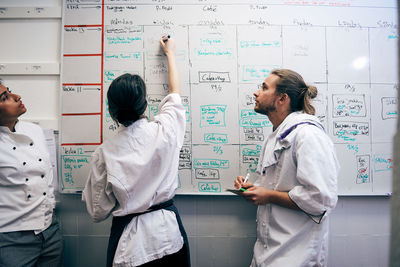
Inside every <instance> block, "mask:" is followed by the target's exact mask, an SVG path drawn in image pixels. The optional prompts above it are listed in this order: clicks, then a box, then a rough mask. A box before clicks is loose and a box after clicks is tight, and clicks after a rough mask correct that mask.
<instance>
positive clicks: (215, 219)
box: [57, 195, 390, 267]
mask: <svg viewBox="0 0 400 267" xmlns="http://www.w3.org/2000/svg"><path fill="white" fill-rule="evenodd" d="M175 205H176V206H177V207H178V209H179V211H180V214H181V217H182V221H183V224H184V226H185V229H186V232H187V233H188V236H189V244H190V251H191V261H192V266H193V267H225V266H229V267H235V266H237V267H242V266H249V264H250V262H251V257H252V248H253V244H254V241H255V237H256V224H255V217H256V207H254V206H253V205H251V204H249V203H248V202H246V201H245V200H243V199H241V198H239V197H236V196H181V195H179V196H176V198H175ZM57 213H58V216H59V217H60V218H61V224H62V229H63V234H64V244H65V248H64V253H65V255H64V258H65V266H66V267H90V266H93V267H101V266H105V259H106V250H107V242H108V234H109V230H110V227H111V219H110V218H108V219H107V220H106V221H104V222H102V223H92V221H91V219H90V218H89V215H88V214H87V213H86V208H85V205H84V203H83V202H81V200H80V195H61V198H60V202H59V203H58V208H57ZM330 223H331V224H330V226H331V238H330V256H329V266H332V267H336V266H338V267H346V266H349V267H350V266H351V267H357V266H371V267H380V266H381V267H386V266H388V256H389V233H390V199H389V198H387V197H342V198H340V199H339V202H338V205H337V208H336V209H335V211H334V213H333V214H332V215H331V220H330Z"/></svg>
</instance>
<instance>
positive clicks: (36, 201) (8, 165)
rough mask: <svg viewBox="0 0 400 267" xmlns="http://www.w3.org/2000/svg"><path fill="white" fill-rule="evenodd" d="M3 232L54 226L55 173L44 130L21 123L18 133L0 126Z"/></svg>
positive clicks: (1, 222) (37, 230) (16, 129)
mask: <svg viewBox="0 0 400 267" xmlns="http://www.w3.org/2000/svg"><path fill="white" fill-rule="evenodd" d="M0 155H1V157H0V214H1V215H0V232H1V233H4V232H15V231H25V230H34V231H35V233H36V234H37V233H40V232H42V231H44V230H46V229H47V227H49V226H50V224H51V220H52V215H53V209H54V207H55V199H54V194H53V191H54V190H53V186H52V181H53V171H52V166H51V162H50V155H49V152H48V150H47V146H46V141H45V137H44V134H43V131H42V129H41V128H40V127H39V126H37V125H35V124H33V123H29V122H23V121H18V122H17V124H16V125H15V132H11V131H10V129H9V128H8V127H6V126H0Z"/></svg>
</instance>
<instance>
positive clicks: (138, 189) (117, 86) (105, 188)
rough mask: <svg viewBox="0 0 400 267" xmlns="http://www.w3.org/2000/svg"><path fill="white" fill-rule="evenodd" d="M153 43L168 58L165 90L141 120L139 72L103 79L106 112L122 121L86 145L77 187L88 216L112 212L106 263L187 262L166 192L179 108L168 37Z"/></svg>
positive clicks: (174, 163)
mask: <svg viewBox="0 0 400 267" xmlns="http://www.w3.org/2000/svg"><path fill="white" fill-rule="evenodd" d="M160 45H161V47H162V49H163V51H164V53H165V55H166V57H167V60H168V82H169V94H168V95H167V96H166V97H165V98H164V99H163V100H162V101H161V103H160V105H159V113H158V114H157V115H156V116H155V117H154V121H149V120H148V119H147V117H146V116H145V115H144V112H145V110H146V107H147V101H146V85H145V83H144V81H143V80H142V78H141V77H140V76H138V75H132V74H124V75H121V76H119V77H118V78H116V79H115V80H114V81H113V82H112V83H111V85H110V87H109V89H108V93H107V100H108V105H109V112H110V115H111V117H112V118H113V120H114V121H116V122H117V123H118V124H121V125H122V126H121V129H120V131H119V132H118V133H117V135H116V136H114V137H112V138H110V139H108V140H106V141H105V142H104V143H103V144H102V145H100V146H99V147H97V149H96V151H95V152H94V153H93V155H92V161H91V164H90V174H89V178H88V180H87V183H86V186H85V189H84V191H83V194H82V199H83V200H84V201H85V202H86V207H87V210H88V212H89V214H90V216H91V217H92V218H93V220H94V221H95V222H100V221H103V220H105V219H106V218H107V217H108V216H109V215H110V214H112V215H113V221H112V227H111V233H110V238H109V243H108V250H107V266H139V265H140V266H190V257H189V244H188V240H187V236H186V233H185V229H184V227H183V225H182V222H181V219H180V216H179V213H178V210H177V209H176V207H175V206H174V204H173V200H172V199H173V197H174V196H175V191H176V189H177V188H178V164H179V153H180V148H181V147H182V145H183V141H184V135H185V124H186V117H185V113H186V110H185V108H184V107H183V105H182V102H181V97H180V85H179V80H178V72H177V68H176V62H175V42H174V40H173V39H171V38H168V37H165V36H163V37H162V38H161V40H160Z"/></svg>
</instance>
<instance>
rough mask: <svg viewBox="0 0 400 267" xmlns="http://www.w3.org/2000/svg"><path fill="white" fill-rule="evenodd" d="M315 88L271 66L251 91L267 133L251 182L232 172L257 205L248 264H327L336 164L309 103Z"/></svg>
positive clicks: (325, 135)
mask: <svg viewBox="0 0 400 267" xmlns="http://www.w3.org/2000/svg"><path fill="white" fill-rule="evenodd" d="M317 93H318V91H317V88H315V87H314V86H311V85H307V84H306V83H305V82H304V80H303V78H302V77H301V76H300V75H299V74H298V73H296V72H294V71H292V70H288V69H277V70H273V71H272V72H271V75H269V76H268V77H266V79H265V80H264V82H263V84H262V86H261V87H260V88H259V90H258V91H256V92H255V93H254V96H255V107H254V110H255V111H256V112H258V113H261V114H264V115H267V116H268V118H269V120H270V121H271V123H272V125H273V132H272V133H271V134H270V135H269V136H268V138H266V140H265V141H264V144H263V147H262V150H261V153H260V159H259V162H258V167H257V171H256V174H257V180H256V181H255V183H254V184H252V183H251V182H248V181H245V178H244V177H242V176H238V177H237V178H236V180H235V187H236V188H238V189H239V188H242V191H240V193H239V194H240V195H242V196H243V197H244V198H245V199H247V200H248V201H250V202H251V203H253V204H254V205H257V206H258V211H257V240H256V243H255V245H254V254H253V260H252V263H251V266H268V267H275V266H279V267H281V266H327V255H328V241H329V240H328V230H329V225H328V218H327V217H328V215H329V214H330V213H331V211H332V210H333V209H334V208H335V206H336V202H337V177H338V172H339V164H338V160H337V157H336V152H335V148H334V145H333V143H332V141H331V140H330V139H329V137H328V135H327V134H326V133H325V131H324V128H323V126H322V124H321V123H320V121H319V120H318V118H317V117H315V116H314V114H315V109H314V107H313V106H312V105H311V99H313V98H315V97H316V96H317Z"/></svg>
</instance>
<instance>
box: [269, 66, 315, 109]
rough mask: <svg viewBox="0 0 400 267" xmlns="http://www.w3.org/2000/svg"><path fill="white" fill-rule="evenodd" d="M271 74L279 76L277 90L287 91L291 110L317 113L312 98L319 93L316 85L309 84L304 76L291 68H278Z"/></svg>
mask: <svg viewBox="0 0 400 267" xmlns="http://www.w3.org/2000/svg"><path fill="white" fill-rule="evenodd" d="M271 74H274V75H277V76H279V78H280V79H279V81H278V82H277V84H276V92H277V93H281V94H284V93H286V94H287V95H288V96H289V97H290V110H291V111H292V112H293V111H299V110H302V111H304V112H305V113H307V114H311V115H315V108H314V107H313V106H312V105H311V99H313V98H315V97H316V96H317V95H318V90H317V88H316V87H315V86H312V85H307V84H306V83H305V82H304V80H303V77H301V75H300V74H298V73H297V72H295V71H292V70H289V69H276V70H273V71H272V72H271Z"/></svg>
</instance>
